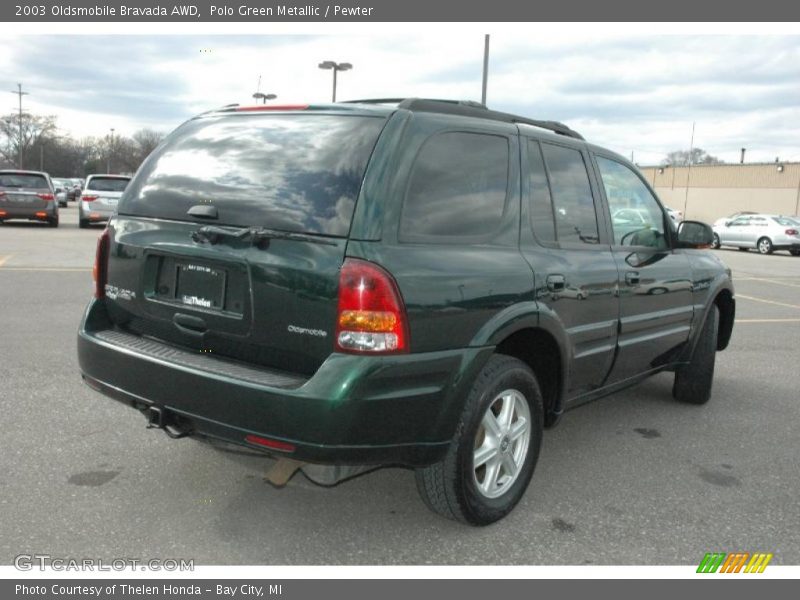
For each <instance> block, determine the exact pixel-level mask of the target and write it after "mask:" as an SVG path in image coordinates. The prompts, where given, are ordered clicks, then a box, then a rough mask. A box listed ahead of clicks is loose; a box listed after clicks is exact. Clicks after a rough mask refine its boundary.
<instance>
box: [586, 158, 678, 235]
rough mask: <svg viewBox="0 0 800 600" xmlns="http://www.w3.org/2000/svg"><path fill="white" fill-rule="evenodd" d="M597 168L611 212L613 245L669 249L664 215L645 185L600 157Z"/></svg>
mask: <svg viewBox="0 0 800 600" xmlns="http://www.w3.org/2000/svg"><path fill="white" fill-rule="evenodd" d="M597 166H598V167H599V168H600V176H601V177H602V179H603V187H604V188H605V190H606V197H607V198H608V208H609V210H610V211H611V226H612V228H613V230H614V243H615V244H616V245H618V246H649V247H651V248H658V249H663V248H666V247H667V239H666V237H665V229H664V212H663V211H662V210H661V207H660V206H659V205H658V201H657V200H656V199H655V198H654V197H653V195H652V194H651V193H650V190H648V189H647V186H646V185H645V184H644V182H642V180H641V179H639V177H638V175H636V173H634V172H633V171H632V170H631V169H630V168H629V167H627V166H625V165H623V164H622V163H618V162H617V161H615V160H610V159H608V158H603V157H601V156H598V157H597Z"/></svg>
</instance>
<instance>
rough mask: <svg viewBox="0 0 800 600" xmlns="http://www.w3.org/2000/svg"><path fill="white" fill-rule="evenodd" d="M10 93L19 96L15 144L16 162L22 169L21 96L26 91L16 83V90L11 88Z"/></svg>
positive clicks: (26, 93) (25, 94) (25, 93)
mask: <svg viewBox="0 0 800 600" xmlns="http://www.w3.org/2000/svg"><path fill="white" fill-rule="evenodd" d="M11 93H12V94H16V95H17V96H19V140H18V141H17V143H18V146H17V153H18V158H17V163H18V167H19V169H20V170H22V97H23V96H27V95H28V92H23V91H22V84H21V83H18V84H17V91H16V92H15V91H13V90H12V91H11Z"/></svg>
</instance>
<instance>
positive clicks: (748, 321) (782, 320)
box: [736, 319, 800, 325]
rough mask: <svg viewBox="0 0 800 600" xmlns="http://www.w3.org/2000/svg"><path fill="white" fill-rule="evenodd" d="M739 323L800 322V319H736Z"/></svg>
mask: <svg viewBox="0 0 800 600" xmlns="http://www.w3.org/2000/svg"><path fill="white" fill-rule="evenodd" d="M739 323H800V319H736V324H737V325H738V324H739Z"/></svg>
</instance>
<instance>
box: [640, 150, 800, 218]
mask: <svg viewBox="0 0 800 600" xmlns="http://www.w3.org/2000/svg"><path fill="white" fill-rule="evenodd" d="M639 170H640V171H641V172H642V174H643V175H644V177H645V179H647V182H648V183H649V184H650V185H651V186H653V188H654V189H655V191H656V193H657V194H658V196H659V198H661V201H662V202H663V203H664V204H666V205H667V206H669V207H670V208H674V209H677V210H681V211H683V213H684V218H686V219H693V220H697V221H705V222H707V223H712V222H714V221H715V220H717V219H718V218H720V217H723V216H726V215H729V214H731V213H734V212H737V211H740V210H752V211H755V212H763V213H773V214H782V215H798V214H800V162H776V163H750V164H720V165H692V166H691V167H688V166H687V167H671V166H664V167H639Z"/></svg>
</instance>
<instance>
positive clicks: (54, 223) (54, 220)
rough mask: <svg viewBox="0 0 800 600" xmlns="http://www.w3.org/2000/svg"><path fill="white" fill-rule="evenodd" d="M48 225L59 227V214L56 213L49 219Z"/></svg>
mask: <svg viewBox="0 0 800 600" xmlns="http://www.w3.org/2000/svg"><path fill="white" fill-rule="evenodd" d="M47 225H48V226H50V227H58V215H56V216H55V217H53V218H52V219H48V220H47Z"/></svg>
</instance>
